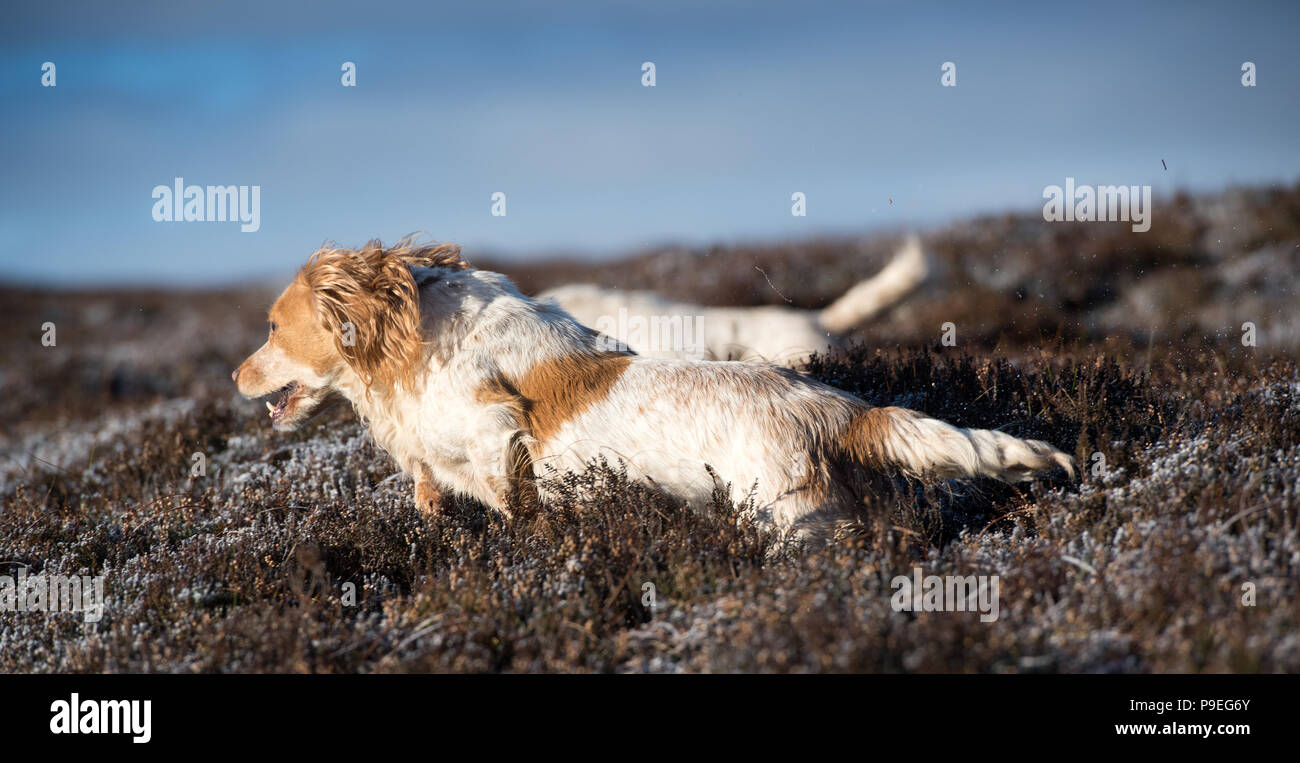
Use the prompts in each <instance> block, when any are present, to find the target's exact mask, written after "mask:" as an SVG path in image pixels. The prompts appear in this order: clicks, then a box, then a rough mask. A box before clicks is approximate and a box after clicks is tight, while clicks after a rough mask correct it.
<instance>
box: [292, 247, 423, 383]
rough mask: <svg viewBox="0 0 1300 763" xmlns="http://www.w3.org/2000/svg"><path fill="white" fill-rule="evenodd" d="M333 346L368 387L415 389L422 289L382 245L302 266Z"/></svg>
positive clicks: (321, 254)
mask: <svg viewBox="0 0 1300 763" xmlns="http://www.w3.org/2000/svg"><path fill="white" fill-rule="evenodd" d="M302 277H303V278H304V280H305V281H306V283H307V285H308V286H309V287H311V290H312V293H313V294H314V295H315V297H316V306H317V309H318V311H319V314H320V316H321V320H322V321H323V322H324V324H325V328H326V329H327V330H328V331H329V332H330V334H331V335H332V336H333V337H334V346H335V348H336V349H337V350H338V352H339V354H340V355H342V356H343V359H344V360H345V361H346V362H347V364H348V365H349V366H351V368H352V370H354V371H356V372H357V374H358V375H359V376H361V378H362V380H363V381H364V382H365V383H366V385H367V386H378V387H381V388H384V389H392V388H393V387H394V386H395V385H398V384H400V385H401V386H403V387H405V388H407V389H411V388H413V387H414V386H415V382H416V369H417V368H418V365H419V361H420V359H421V356H422V354H423V352H422V343H421V340H420V307H419V290H418V288H417V286H416V284H415V279H414V278H413V277H412V276H411V270H410V267H409V264H408V262H407V261H406V260H405V259H404V258H403V257H401V256H399V255H398V254H395V253H394V252H392V251H390V250H386V249H384V247H383V245H382V244H380V243H379V242H377V241H372V242H370V243H369V244H367V245H366V246H365V247H363V248H361V249H359V250H356V251H353V250H350V249H322V250H320V251H318V252H316V254H314V255H312V257H311V259H310V260H308V262H307V264H306V265H305V266H304V267H303V270H302Z"/></svg>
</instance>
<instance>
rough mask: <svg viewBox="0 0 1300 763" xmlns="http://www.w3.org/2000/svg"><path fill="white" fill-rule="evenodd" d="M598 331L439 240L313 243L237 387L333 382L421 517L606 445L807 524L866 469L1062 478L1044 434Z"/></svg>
mask: <svg viewBox="0 0 1300 763" xmlns="http://www.w3.org/2000/svg"><path fill="white" fill-rule="evenodd" d="M600 340H601V337H600V336H599V335H598V334H597V333H596V332H595V331H593V330H591V329H589V328H587V327H585V326H583V325H582V324H580V323H578V321H576V320H574V319H573V318H572V317H571V316H570V315H569V314H568V313H566V312H564V311H563V310H561V309H560V308H559V307H558V306H557V305H555V303H553V302H550V301H539V300H534V299H530V298H528V297H525V296H523V295H522V294H521V293H520V292H519V291H518V290H517V289H516V288H515V286H514V285H513V284H512V283H511V282H510V280H509V279H507V278H506V277H505V276H503V275H500V274H498V273H492V272H488V271H483V270H475V269H473V268H471V267H470V266H469V265H468V264H466V263H465V262H464V260H462V259H461V257H460V253H459V249H458V248H456V247H454V246H448V245H441V246H432V245H415V244H410V243H403V244H400V245H399V246H396V247H391V248H384V247H383V246H382V245H381V244H379V243H378V242H371V243H370V244H368V245H367V246H365V247H364V248H362V249H360V250H350V249H341V248H327V249H322V250H320V251H318V252H316V253H315V254H313V255H312V256H311V258H310V259H309V260H308V262H307V264H306V265H304V266H303V268H302V269H301V271H300V272H299V273H298V276H297V278H295V280H294V281H293V283H292V284H290V285H289V287H288V288H287V289H286V290H285V291H284V293H283V294H282V295H281V296H280V297H279V299H277V300H276V302H275V304H274V306H273V307H272V308H271V311H270V336H269V338H268V339H267V342H266V344H265V345H263V346H262V347H261V348H260V349H259V350H257V352H255V353H253V355H252V356H251V357H249V358H248V359H247V360H245V361H244V362H243V364H241V365H240V366H239V368H238V369H237V370H236V371H235V373H234V378H235V381H236V383H237V384H238V387H239V391H240V392H241V393H242V394H244V395H245V396H246V397H249V398H257V397H263V396H267V395H272V396H273V400H272V401H270V402H268V403H267V407H268V408H269V409H270V415H271V420H272V422H273V424H274V426H275V428H276V429H280V430H290V429H294V428H295V427H297V426H299V425H300V424H301V423H302V422H304V421H305V420H306V419H307V418H308V416H309V414H310V413H311V412H312V410H313V409H315V408H316V407H317V406H318V405H319V404H320V403H321V401H322V400H323V399H324V398H325V397H326V396H327V395H329V394H330V393H332V392H337V393H341V394H342V395H343V396H344V397H346V398H347V399H348V400H349V401H351V403H352V405H353V406H354V408H355V409H356V410H357V412H358V413H359V414H360V415H361V416H362V418H363V419H364V420H365V421H366V422H367V424H368V425H369V427H370V430H371V433H372V434H373V436H374V438H375V440H376V441H377V442H378V443H379V445H380V446H381V447H383V448H384V449H385V450H386V451H387V452H388V453H389V454H390V455H391V456H392V457H393V459H394V460H395V461H396V462H397V464H398V465H399V466H400V467H401V469H402V470H403V471H405V472H406V473H408V474H410V475H411V476H412V477H414V479H415V481H416V490H415V495H416V502H417V504H418V505H419V506H420V508H421V509H422V510H424V511H436V510H437V509H438V507H439V504H440V501H441V497H442V495H443V491H444V490H450V491H454V492H456V493H460V494H464V495H468V496H471V497H473V498H476V499H478V500H479V501H481V502H483V503H484V504H486V505H487V506H489V507H492V508H494V509H497V510H500V511H503V512H506V513H509V512H510V510H511V509H512V508H514V507H519V506H524V505H537V501H538V500H539V499H540V505H542V506H544V505H545V502H546V492H545V482H544V481H538V480H537V479H536V477H537V476H539V475H541V474H542V473H543V472H544V471H545V470H546V468H547V467H554V468H555V469H557V470H559V471H561V472H563V471H569V470H573V471H581V470H583V469H584V468H586V467H587V466H588V465H589V464H590V463H591V462H592V461H593V460H596V459H598V458H601V457H604V458H605V459H607V460H609V461H610V462H613V463H617V462H618V461H619V460H622V461H623V462H625V463H626V464H627V466H628V472H629V474H631V475H634V476H636V477H638V478H643V479H647V480H652V481H653V483H654V484H655V485H656V486H658V487H659V488H661V489H662V490H664V491H666V492H667V493H669V494H670V495H672V496H675V497H676V498H679V499H681V500H683V501H684V502H686V503H688V504H689V505H695V506H699V505H702V504H705V503H706V502H707V501H708V500H709V499H710V498H711V496H712V495H713V493H714V490H715V489H716V488H717V487H719V484H718V483H719V482H721V483H723V484H731V485H735V486H737V488H738V489H739V490H741V491H744V495H740V496H737V497H738V498H746V497H748V498H750V499H751V501H752V502H751V503H750V505H752V506H753V507H754V513H755V517H756V519H758V520H759V521H760V522H762V523H764V524H765V525H767V526H769V527H774V528H775V529H778V530H782V531H794V532H797V533H798V534H800V535H807V534H808V533H809V532H810V531H816V530H817V529H819V528H823V527H826V526H827V520H835V519H841V518H846V517H848V516H851V515H852V513H853V510H854V509H855V507H859V506H861V505H862V500H863V496H862V495H861V493H860V492H859V491H858V490H856V488H855V486H857V485H859V484H860V483H861V480H860V479H859V478H860V477H861V476H862V475H864V474H886V475H887V474H890V473H905V474H911V475H917V476H930V477H937V478H956V477H970V476H976V475H984V476H989V477H994V478H997V479H1001V480H1005V481H1023V480H1027V479H1030V478H1032V475H1033V474H1034V473H1035V472H1039V471H1044V470H1048V469H1052V468H1054V467H1058V466H1059V467H1063V468H1064V469H1065V470H1066V471H1068V472H1069V473H1070V474H1073V473H1074V461H1073V459H1072V458H1071V457H1069V456H1067V455H1066V454H1064V453H1062V452H1061V451H1059V450H1057V449H1056V448H1053V447H1052V446H1050V445H1048V444H1047V443H1044V442H1039V441H1036V440H1021V439H1017V438H1015V437H1012V436H1010V435H1007V434H1003V433H1001V432H995V431H989V430H983V429H961V428H958V427H954V426H951V425H949V424H946V423H944V422H942V421H939V420H937V419H932V418H927V417H926V416H924V415H922V414H920V413H917V412H915V411H911V410H907V409H903V408H872V407H870V406H868V405H867V404H866V403H864V402H863V401H861V400H859V399H857V398H855V397H852V396H851V395H848V394H845V393H844V392H840V391H838V390H836V389H834V388H832V387H828V386H826V385H824V384H821V383H818V382H816V381H814V380H812V379H810V378H807V377H805V376H802V375H800V374H798V373H797V372H795V371H791V370H789V369H785V368H781V367H777V366H773V365H768V364H762V363H747V362H720V361H718V362H715V361H684V360H663V359H654V358H647V357H641V356H637V355H633V354H630V353H620V352H611V351H608V350H605V349H602V347H604V346H606V345H605V344H604V343H603V342H602V341H600ZM539 488H540V494H539V490H538V489H539Z"/></svg>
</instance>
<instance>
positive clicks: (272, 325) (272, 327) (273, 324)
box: [271, 321, 275, 334]
mask: <svg viewBox="0 0 1300 763" xmlns="http://www.w3.org/2000/svg"><path fill="white" fill-rule="evenodd" d="M271 333H272V334H274V333H275V321H271Z"/></svg>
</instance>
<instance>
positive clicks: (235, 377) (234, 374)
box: [230, 368, 239, 384]
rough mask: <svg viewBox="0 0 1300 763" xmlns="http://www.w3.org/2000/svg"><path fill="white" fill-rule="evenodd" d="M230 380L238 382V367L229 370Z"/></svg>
mask: <svg viewBox="0 0 1300 763" xmlns="http://www.w3.org/2000/svg"><path fill="white" fill-rule="evenodd" d="M230 380H231V381H232V382H234V383H236V384H238V383H239V369H238V368H236V369H235V370H234V371H231V372H230Z"/></svg>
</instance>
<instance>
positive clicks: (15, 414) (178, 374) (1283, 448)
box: [0, 189, 1300, 672]
mask: <svg viewBox="0 0 1300 763" xmlns="http://www.w3.org/2000/svg"><path fill="white" fill-rule="evenodd" d="M894 242H895V239H892V238H889V237H880V238H875V239H869V240H867V241H865V242H856V241H853V242H843V241H841V242H836V241H818V242H811V243H807V242H805V243H803V244H798V245H795V246H790V247H778V246H763V247H717V248H714V249H711V250H708V251H705V252H689V251H679V252H675V253H674V252H670V253H667V254H664V253H652V254H647V255H645V256H643V257H640V258H634V259H632V260H629V261H624V262H619V263H608V264H601V265H585V266H578V265H572V264H570V265H553V266H543V265H531V266H528V267H526V268H523V267H520V268H516V269H515V270H516V271H517V274H518V275H521V276H522V278H521V281H523V282H524V283H525V284H526V285H527V286H528V288H532V289H537V288H541V287H543V286H545V285H549V284H551V283H559V282H562V281H564V280H570V279H574V278H579V277H590V278H595V279H598V280H603V281H605V282H606V283H610V284H618V285H623V286H628V287H633V286H634V287H638V288H645V287H656V286H660V287H665V288H667V287H669V286H671V288H672V291H673V293H674V294H677V295H679V296H685V297H687V298H692V299H697V300H700V301H704V302H710V303H718V304H759V303H770V304H774V303H777V302H778V301H779V300H780V298H779V297H777V296H776V295H775V294H773V293H772V289H771V287H769V286H768V285H767V283H766V280H765V279H764V277H763V275H762V274H760V273H758V272H757V271H756V270H755V269H754V266H755V265H758V266H760V267H762V268H763V269H764V270H765V271H766V273H767V275H768V276H769V277H771V278H772V281H773V283H774V284H777V285H778V286H779V287H780V288H781V290H782V291H783V292H784V293H785V294H787V295H789V296H790V297H791V298H792V299H794V300H795V302H796V303H798V304H801V305H804V306H809V307H815V306H820V305H822V304H825V303H826V302H827V301H829V300H830V299H832V298H833V297H834V296H836V295H837V294H838V293H839V291H841V290H842V289H843V288H845V287H846V286H847V284H848V283H850V282H852V281H853V280H855V279H857V278H860V277H863V276H865V275H868V274H870V273H871V272H873V271H874V270H875V268H877V267H878V266H879V265H880V264H881V263H882V262H883V261H884V260H885V258H886V257H887V255H888V253H889V251H890V250H891V247H892V246H893V244H894ZM926 243H927V247H928V248H929V249H930V251H931V252H932V253H933V254H934V256H935V258H936V260H937V263H938V264H939V265H940V271H941V278H940V280H938V281H937V282H936V283H934V284H933V285H931V286H930V287H928V288H927V289H926V290H924V291H922V292H921V293H920V294H918V295H916V297H915V298H914V299H913V300H911V301H909V302H908V303H906V304H904V305H902V306H900V307H899V308H898V309H896V310H895V311H893V312H892V313H891V314H890V315H888V316H886V317H885V318H883V319H882V320H880V321H878V322H876V323H874V324H872V325H870V326H867V327H864V328H863V329H861V330H860V331H859V332H858V335H857V339H858V340H860V343H859V344H857V345H856V346H854V347H852V348H851V349H848V350H845V351H842V352H837V353H834V354H831V355H824V356H818V357H815V358H814V359H813V360H812V361H811V362H810V363H809V364H808V366H807V368H806V369H805V370H806V372H807V373H809V374H811V375H812V376H814V377H817V378H819V379H822V380H824V381H826V382H827V383H829V384H832V385H834V386H837V387H839V388H841V389H844V390H846V391H848V392H851V393H853V394H856V395H860V396H861V397H863V398H864V399H866V400H868V401H869V402H871V403H873V404H878V405H889V404H894V405H906V406H909V407H912V408H916V409H919V410H922V411H925V412H926V413H929V414H932V415H935V416H939V417H942V418H944V419H947V420H949V421H952V422H954V423H957V424H961V425H967V426H981V427H1001V428H1003V429H1005V430H1006V431H1008V432H1011V433H1013V434H1016V435H1019V436H1024V437H1033V438H1038V439H1044V440H1048V441H1050V442H1052V443H1054V444H1055V445H1057V446H1059V447H1062V448H1064V449H1065V450H1067V451H1070V452H1072V453H1073V454H1074V455H1075V456H1076V457H1078V458H1079V459H1080V462H1081V464H1082V466H1083V467H1084V470H1085V478H1084V479H1083V481H1082V482H1079V483H1072V482H1069V481H1066V480H1064V479H1058V480H1056V481H1051V482H1041V481H1040V482H1035V483H1031V484H1028V485H1022V486H1008V485H1002V484H999V483H994V482H991V481H986V480H976V481H971V482H963V483H955V482H954V483H941V484H919V483H914V482H909V481H906V480H902V479H896V480H893V481H892V482H891V483H887V484H884V485H882V489H881V493H880V495H879V496H878V497H877V499H876V500H875V501H874V502H873V503H872V505H870V506H864V509H863V512H862V517H861V521H860V522H859V524H858V526H856V527H854V528H848V529H846V530H845V532H844V533H843V537H842V538H841V539H840V540H839V541H838V542H837V543H834V544H832V545H830V546H829V547H826V548H823V549H816V550H810V551H806V552H803V553H783V552H782V549H781V548H780V547H779V546H778V545H777V544H776V543H775V541H774V539H772V538H770V537H768V536H766V535H765V534H763V533H761V532H759V531H758V530H756V529H755V528H753V527H752V526H750V525H748V524H747V523H746V522H744V521H742V520H741V519H740V513H739V511H738V507H736V506H735V505H733V504H732V503H731V501H729V500H726V499H724V498H722V497H721V496H719V497H718V498H717V499H716V500H715V501H714V502H713V505H712V506H710V507H709V510H708V511H706V512H700V513H696V512H691V511H689V510H686V509H684V508H682V507H680V506H677V505H675V504H674V503H673V502H672V501H670V500H668V499H666V498H665V497H664V496H662V495H661V494H659V493H657V492H656V491H654V490H653V489H652V488H650V487H648V486H646V485H641V484H637V483H633V482H630V481H629V480H628V479H627V478H626V475H625V474H624V472H623V470H622V468H621V466H620V465H619V464H617V463H613V464H596V465H593V467H592V469H591V470H589V471H588V472H586V473H584V474H579V475H574V474H564V475H560V474H552V475H546V478H547V479H550V480H552V484H553V486H554V488H555V491H556V493H557V495H558V498H557V500H555V501H554V502H553V503H552V504H551V505H549V506H548V507H547V508H546V510H545V511H544V512H542V513H540V514H538V515H536V516H532V517H526V518H517V519H515V520H505V519H502V518H500V517H497V516H493V515H489V514H488V513H486V512H485V511H484V510H483V508H482V507H481V506H478V505H477V504H475V503H473V502H471V501H465V500H460V501H457V502H455V503H453V505H452V506H451V507H450V509H449V510H448V511H447V512H446V513H445V514H444V515H443V516H441V517H438V518H433V519H426V518H424V517H422V516H421V515H420V514H419V512H417V511H416V509H415V507H414V506H413V504H412V501H411V499H410V492H411V485H410V483H409V481H408V480H406V479H404V478H401V477H394V476H393V468H392V466H391V464H390V463H389V462H388V460H387V458H386V456H385V455H384V454H383V453H381V452H380V451H379V450H378V449H377V448H376V447H375V446H374V445H373V444H372V443H370V441H369V440H368V439H367V437H366V435H365V433H364V432H363V431H362V429H361V428H360V426H359V425H358V424H357V422H356V421H355V419H354V417H353V415H352V413H351V412H350V411H349V410H347V409H346V407H345V406H337V407H335V408H332V409H330V410H328V411H327V412H325V413H324V414H323V415H321V416H319V417H318V418H317V419H315V420H314V421H313V422H311V423H310V424H309V425H308V426H306V427H304V428H303V429H302V430H300V431H298V432H295V433H292V434H280V433H274V432H272V431H271V430H270V428H269V427H268V426H267V425H266V423H265V416H264V414H263V413H262V411H261V409H260V407H259V406H258V405H257V404H256V403H249V402H246V401H243V400H241V399H239V398H238V396H237V395H236V394H235V391H234V389H233V387H232V385H231V384H230V382H229V371H230V369H231V368H233V367H234V365H235V364H236V363H237V362H238V361H239V360H241V359H242V358H243V356H244V355H245V354H247V353H248V352H250V351H251V350H252V349H254V348H255V347H256V346H257V344H258V343H259V342H260V341H261V340H262V338H263V332H264V323H263V321H264V316H263V313H262V311H263V310H264V308H265V306H266V304H267V303H268V302H269V300H270V298H271V297H272V296H273V292H272V291H270V290H269V289H268V290H261V289H249V290H239V291H227V292H199V293H184V294H180V293H175V294H173V293H165V292H156V291H155V292H133V291H117V292H86V293H75V294H74V293H65V292H40V291H33V290H9V291H7V292H5V294H4V295H3V299H0V318H3V320H0V343H2V344H3V348H4V357H5V364H4V367H3V369H2V371H0V374H2V376H0V391H2V392H3V394H0V563H2V564H0V574H3V573H9V574H12V571H13V570H15V569H16V566H17V565H26V566H27V567H29V568H30V570H29V573H30V574H34V573H36V572H40V571H47V572H51V573H61V574H102V575H104V576H105V578H106V582H105V587H106V593H107V598H108V601H107V609H106V613H105V616H104V618H103V620H102V622H100V623H99V624H98V626H97V627H90V626H87V625H83V623H82V622H81V619H80V618H79V617H78V616H76V615H70V614H58V615H48V616H45V615H36V614H29V613H15V612H4V613H0V670H4V671H110V672H122V671H132V672H134V671H170V672H190V671H204V672H218V671H229V672H248V671H301V672H308V671H314V672H356V671H362V672H368V671H484V672H490V671H602V672H605V671H632V672H640V671H692V672H705V671H715V672H716V671H773V672H804V671H946V672H1031V671H1065V672H1077V671H1100V672H1109V671H1126V672H1142V671H1150V672H1156V671H1188V672H1194V671H1295V670H1298V669H1300V598H1298V597H1297V593H1300V590H1298V589H1300V509H1298V506H1300V369H1298V368H1297V365H1296V361H1295V357H1296V349H1297V347H1296V344H1295V341H1294V337H1295V335H1296V334H1295V332H1294V325H1293V323H1292V322H1293V321H1294V320H1296V318H1295V311H1294V304H1295V301H1294V299H1293V297H1294V289H1295V284H1296V281H1297V275H1298V274H1300V268H1297V267H1296V266H1295V262H1296V260H1295V258H1296V254H1295V252H1296V251H1297V245H1300V190H1298V189H1262V190H1243V191H1231V192H1227V193H1225V194H1221V195H1218V196H1213V197H1179V198H1177V199H1175V200H1173V201H1172V203H1171V204H1170V205H1169V209H1168V210H1167V211H1166V212H1165V213H1163V214H1157V216H1156V218H1155V224H1154V225H1153V227H1152V230H1151V232H1150V233H1149V234H1147V235H1145V236H1143V235H1136V234H1131V233H1129V232H1127V229H1121V228H1109V227H1106V226H1092V227H1089V226H1068V225H1065V226H1062V225H1046V224H1044V223H1042V222H1041V220H1035V219H1034V216H1032V215H1029V216H1003V217H997V218H988V219H981V220H976V221H972V222H968V223H962V224H959V225H955V226H952V227H950V228H948V229H945V230H942V231H937V232H935V233H933V234H932V235H930V236H928V237H927V238H926ZM472 259H473V257H472V256H471V260H472ZM506 270H507V271H508V272H509V271H510V270H511V269H510V268H506ZM1153 284H1158V286H1153ZM1288 297H1290V298H1291V301H1290V302H1288V301H1287V299H1288ZM1236 310H1240V311H1241V312H1234V311H1236ZM1251 311H1254V312H1251ZM45 320H55V321H56V322H57V324H58V332H59V334H58V338H59V342H58V346H57V347H55V348H44V347H41V346H40V342H39V332H38V331H37V327H39V326H40V324H41V323H42V322H43V321H45ZM1245 320H1250V321H1254V322H1257V323H1258V325H1259V332H1260V336H1261V338H1262V340H1261V342H1260V346H1259V347H1256V348H1246V347H1242V346H1241V343H1240V341H1239V337H1240V335H1241V334H1240V324H1241V322H1243V321H1245ZM944 321H953V322H955V323H957V325H958V339H959V346H958V347H957V348H951V347H940V346H938V343H937V339H938V336H939V330H938V327H939V324H940V323H942V322H944ZM1279 327H1280V328H1279ZM1288 332H1290V333H1288ZM1265 340H1266V341H1265ZM775 446H776V447H779V443H778V444H775ZM195 452H201V453H203V454H204V455H205V459H206V466H207V469H206V475H205V476H202V477H196V478H191V477H190V466H191V460H190V459H191V454H193V453H195ZM1094 454H1100V455H1101V456H1102V457H1104V459H1105V464H1106V468H1105V470H1104V471H1099V472H1097V473H1094V472H1093V470H1092V467H1093V466H1094V464H1095V463H1096V462H1095V461H1094ZM736 487H737V488H740V489H739V490H738V491H737V492H738V494H743V492H744V488H745V487H746V486H736ZM917 566H919V567H922V568H923V569H924V571H925V573H926V574H939V575H946V574H962V575H965V574H989V575H993V574H996V575H999V576H1000V579H1001V588H1000V591H1001V599H1000V610H1001V612H1000V614H1001V616H1000V617H999V619H998V620H997V621H996V622H992V623H983V622H981V621H980V620H979V618H978V614H977V613H962V612H949V613H921V614H912V613H906V612H894V611H893V610H892V609H891V607H890V596H891V595H892V593H893V590H892V589H891V587H890V581H891V579H892V578H893V577H894V576H896V575H910V574H911V570H912V568H913V567H917ZM646 583H652V584H653V585H654V588H655V595H656V601H657V607H656V608H655V609H654V610H653V611H652V610H650V609H648V608H647V607H645V606H643V605H642V596H643V594H644V590H643V585H644V584H646ZM1246 583H1251V584H1253V585H1254V586H1255V589H1256V596H1257V602H1256V606H1254V607H1247V606H1242V605H1241V603H1240V602H1241V597H1242V586H1243V584H1246ZM348 584H351V585H353V586H355V588H356V603H355V606H345V605H344V602H343V599H344V591H345V590H346V586H347V585H348Z"/></svg>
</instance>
